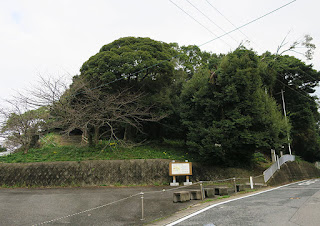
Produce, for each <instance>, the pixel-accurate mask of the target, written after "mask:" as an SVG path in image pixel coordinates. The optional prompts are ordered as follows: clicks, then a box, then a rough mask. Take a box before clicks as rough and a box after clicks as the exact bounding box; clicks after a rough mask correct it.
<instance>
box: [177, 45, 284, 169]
mask: <svg viewBox="0 0 320 226" xmlns="http://www.w3.org/2000/svg"><path fill="white" fill-rule="evenodd" d="M259 66H260V62H259V59H258V57H257V56H256V55H255V53H254V52H252V51H249V50H243V49H238V50H236V51H235V52H233V53H230V54H228V55H226V56H225V57H224V58H223V59H222V61H221V64H220V65H219V69H218V71H217V72H216V74H217V77H216V79H215V80H211V81H210V74H209V73H208V71H207V70H203V71H200V72H199V73H197V74H196V75H195V76H193V78H192V79H191V80H190V81H188V82H187V83H186V84H185V86H184V89H183V91H182V95H181V105H182V109H181V117H182V122H183V124H184V125H185V126H186V127H187V128H188V132H187V140H188V141H187V144H188V146H189V147H190V148H191V149H192V150H194V151H198V152H200V154H202V155H204V156H205V158H206V159H211V160H213V161H215V162H219V163H227V164H237V163H239V162H242V163H244V162H247V163H248V162H250V159H251V157H252V154H253V153H254V151H256V150H270V148H275V147H277V148H279V147H280V146H281V145H282V144H283V143H284V138H285V135H286V124H285V121H284V118H283V116H282V115H281V113H280V111H279V109H278V106H277V105H276V103H275V101H274V100H273V98H272V97H270V96H269V95H268V94H266V93H265V91H264V89H263V84H262V82H261V76H260V68H259Z"/></svg>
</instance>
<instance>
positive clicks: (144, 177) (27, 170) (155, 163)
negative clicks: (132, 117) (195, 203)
mask: <svg viewBox="0 0 320 226" xmlns="http://www.w3.org/2000/svg"><path fill="white" fill-rule="evenodd" d="M169 162H170V161H169V160H162V159H151V160H142V159H135V160H100V161H81V162H43V163H0V186H70V185H71V186H72V185H114V184H118V185H134V184H136V185H140V184H149V185H153V184H163V183H169V182H170V181H171V180H172V178H171V177H169ZM250 175H253V173H252V172H249V171H246V170H243V169H236V168H227V169H221V168H216V167H210V166H203V164H197V163H193V176H191V177H190V179H191V181H199V180H216V179H225V178H230V177H246V178H249V176H250ZM177 181H179V182H183V181H185V177H178V178H177Z"/></svg>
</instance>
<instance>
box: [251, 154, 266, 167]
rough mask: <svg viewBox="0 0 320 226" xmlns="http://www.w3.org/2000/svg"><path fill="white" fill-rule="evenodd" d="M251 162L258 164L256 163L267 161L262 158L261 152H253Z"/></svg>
mask: <svg viewBox="0 0 320 226" xmlns="http://www.w3.org/2000/svg"><path fill="white" fill-rule="evenodd" d="M253 162H254V163H256V164H258V163H261V162H262V163H267V162H268V160H267V159H266V158H265V157H264V154H262V153H261V152H255V153H254V154H253Z"/></svg>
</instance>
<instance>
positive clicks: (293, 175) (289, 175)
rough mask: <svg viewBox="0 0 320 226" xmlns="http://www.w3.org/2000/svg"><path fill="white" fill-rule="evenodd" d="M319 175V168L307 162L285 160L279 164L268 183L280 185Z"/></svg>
mask: <svg viewBox="0 0 320 226" xmlns="http://www.w3.org/2000/svg"><path fill="white" fill-rule="evenodd" d="M318 177H320V169H317V168H316V167H315V166H314V165H313V164H311V163H308V162H287V163H285V164H283V165H282V166H281V169H280V170H278V171H277V172H276V173H275V174H274V175H273V176H272V178H271V179H270V180H269V181H268V185H280V184H286V183H289V182H293V181H298V180H304V179H312V178H318Z"/></svg>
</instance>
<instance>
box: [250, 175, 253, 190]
mask: <svg viewBox="0 0 320 226" xmlns="http://www.w3.org/2000/svg"><path fill="white" fill-rule="evenodd" d="M250 188H251V189H253V179H252V176H250Z"/></svg>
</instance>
